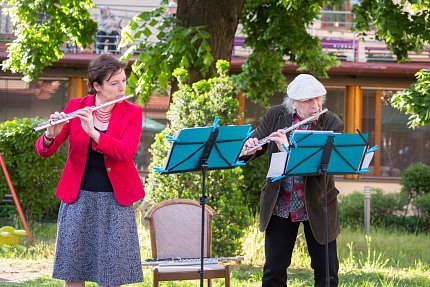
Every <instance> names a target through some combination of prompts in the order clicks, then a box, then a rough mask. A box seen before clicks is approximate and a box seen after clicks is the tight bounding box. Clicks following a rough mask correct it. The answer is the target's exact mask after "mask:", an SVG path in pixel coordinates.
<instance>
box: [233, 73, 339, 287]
mask: <svg viewBox="0 0 430 287" xmlns="http://www.w3.org/2000/svg"><path fill="white" fill-rule="evenodd" d="M326 93H327V92H326V89H325V88H324V86H323V85H322V84H321V83H320V82H319V81H318V80H317V79H316V78H315V77H313V76H311V75H308V74H301V75H298V76H297V77H296V78H295V79H294V80H293V81H292V82H291V83H290V84H289V85H288V88H287V95H286V97H285V99H284V103H283V104H282V105H278V106H275V107H272V108H271V109H269V111H268V112H267V113H266V115H265V116H264V118H263V120H262V121H261V123H260V124H259V126H258V128H257V130H256V133H255V137H254V138H250V139H248V140H247V141H246V142H245V144H244V147H243V149H242V150H243V151H244V150H247V149H250V148H252V147H254V146H256V145H257V143H258V139H262V138H266V137H267V138H268V140H269V143H267V144H265V145H263V146H260V147H258V148H256V149H254V150H252V151H250V152H249V153H248V154H247V156H244V157H242V158H241V159H244V160H253V159H255V158H257V157H259V156H261V155H263V154H264V153H265V152H266V151H267V152H268V155H269V160H270V158H271V155H272V153H275V152H279V151H284V148H283V146H282V145H285V146H288V135H286V132H285V129H284V128H285V127H289V126H292V125H294V124H296V123H299V122H301V121H302V120H303V119H306V118H309V117H311V116H312V115H314V114H316V113H318V112H320V111H321V110H322V105H323V103H324V101H325V97H326ZM297 129H301V130H324V131H335V132H340V131H342V130H343V122H342V121H341V120H340V119H339V118H338V117H337V116H336V115H335V114H333V113H331V112H326V113H324V114H322V115H320V116H319V117H318V119H314V120H312V121H309V122H307V123H305V124H303V125H301V126H299V127H297ZM322 185H323V177H322V176H287V177H286V178H284V179H282V180H278V181H276V182H272V181H271V180H270V178H269V179H266V181H265V185H264V188H263V189H262V194H261V196H260V230H261V231H262V232H264V231H265V232H266V236H265V256H266V261H265V265H264V270H263V278H262V282H263V284H262V286H263V287H282V286H286V285H287V268H288V267H289V266H290V264H291V256H292V252H293V248H294V244H295V242H296V237H297V233H298V229H299V225H300V223H303V226H304V233H305V238H306V242H307V246H308V252H309V255H310V257H311V267H312V268H313V269H314V281H315V282H314V286H319V287H323V286H325V277H326V276H325V270H326V269H325V266H326V264H325V248H324V245H325V244H326V238H325V236H324V234H325V233H324V221H323V220H324V216H323V206H324V205H323V190H322V188H321V187H322ZM327 194H328V197H327V198H328V218H329V221H328V226H329V231H328V238H329V240H328V242H329V244H328V247H329V260H330V261H329V277H330V285H329V286H330V287H336V286H338V269H339V262H338V258H337V252H336V237H337V236H338V234H339V232H340V227H339V214H338V203H337V195H338V190H337V189H336V187H335V185H334V181H333V178H332V177H331V176H329V180H328V184H327Z"/></svg>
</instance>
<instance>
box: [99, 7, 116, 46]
mask: <svg viewBox="0 0 430 287" xmlns="http://www.w3.org/2000/svg"><path fill="white" fill-rule="evenodd" d="M121 20H122V19H121V18H119V17H118V16H116V15H114V14H112V13H111V11H110V9H109V7H106V6H103V7H101V8H100V15H99V18H98V20H97V22H98V31H97V50H98V52H99V53H102V52H103V51H104V48H105V44H106V42H108V43H109V45H108V53H114V52H116V43H117V40H118V37H119V35H120V33H121Z"/></svg>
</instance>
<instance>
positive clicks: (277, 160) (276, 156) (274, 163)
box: [266, 152, 288, 177]
mask: <svg viewBox="0 0 430 287" xmlns="http://www.w3.org/2000/svg"><path fill="white" fill-rule="evenodd" d="M287 157H288V153H286V152H276V153H272V159H271V161H270V167H269V171H268V172H267V175H266V177H275V176H280V175H282V174H283V173H284V168H285V161H286V160H287Z"/></svg>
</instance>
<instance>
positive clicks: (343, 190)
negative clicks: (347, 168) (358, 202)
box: [335, 176, 401, 195]
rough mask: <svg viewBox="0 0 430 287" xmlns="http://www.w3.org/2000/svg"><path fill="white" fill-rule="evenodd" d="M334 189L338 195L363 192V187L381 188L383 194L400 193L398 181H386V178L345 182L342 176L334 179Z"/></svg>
mask: <svg viewBox="0 0 430 287" xmlns="http://www.w3.org/2000/svg"><path fill="white" fill-rule="evenodd" d="M335 182H336V188H337V189H338V190H339V192H340V194H342V195H346V194H350V193H352V192H353V191H361V192H363V190H364V187H365V186H370V187H371V188H381V189H382V190H383V191H384V192H387V193H388V192H390V193H391V192H400V189H401V185H400V183H399V180H388V179H387V178H378V179H371V178H369V179H368V178H361V179H358V180H347V179H343V177H342V176H339V177H335Z"/></svg>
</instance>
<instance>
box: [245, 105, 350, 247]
mask: <svg viewBox="0 0 430 287" xmlns="http://www.w3.org/2000/svg"><path fill="white" fill-rule="evenodd" d="M292 118H293V117H292V114H291V113H289V112H288V111H287V109H286V108H285V106H284V105H278V106H274V107H272V108H271V109H269V111H268V112H267V113H266V115H265V116H264V118H263V120H262V121H261V122H260V125H259V126H258V128H257V130H256V133H255V137H256V138H258V139H262V138H265V137H267V136H268V135H269V134H271V133H272V132H274V131H276V130H278V129H283V128H285V127H289V126H291V125H292ZM316 129H317V130H325V131H334V132H340V131H342V130H343V122H342V120H341V119H339V118H338V117H337V116H336V115H335V114H333V113H331V112H326V113H324V114H322V115H321V116H320V117H319V119H318V121H317V126H316ZM266 150H268V156H269V165H270V159H271V157H272V153H274V152H279V150H278V147H277V145H276V143H275V142H271V143H268V144H266V145H264V146H263V149H262V150H260V151H257V152H256V153H255V154H254V155H253V156H252V157H251V158H250V160H252V159H254V158H257V157H259V156H261V155H263V154H264V153H265V152H266ZM304 182H305V192H304V193H305V208H306V212H307V214H308V217H309V223H310V226H311V229H312V233H313V234H314V236H315V239H316V240H317V241H318V243H320V244H325V243H326V239H325V236H324V213H323V206H324V197H323V189H322V182H323V176H322V175H318V176H305V177H304ZM280 184H281V181H280V180H278V181H276V182H272V181H271V179H270V178H269V179H266V181H265V184H264V187H263V189H262V192H261V196H260V230H261V231H265V230H266V228H267V225H268V224H269V220H270V217H271V216H272V213H273V210H274V208H275V204H276V200H277V198H278V194H279V189H280ZM326 191H327V202H328V241H329V242H331V241H333V240H334V239H336V237H337V236H338V235H339V232H340V225H339V207H338V202H337V195H338V194H339V191H338V190H337V189H336V187H335V185H334V180H333V176H328V182H327V189H326Z"/></svg>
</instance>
